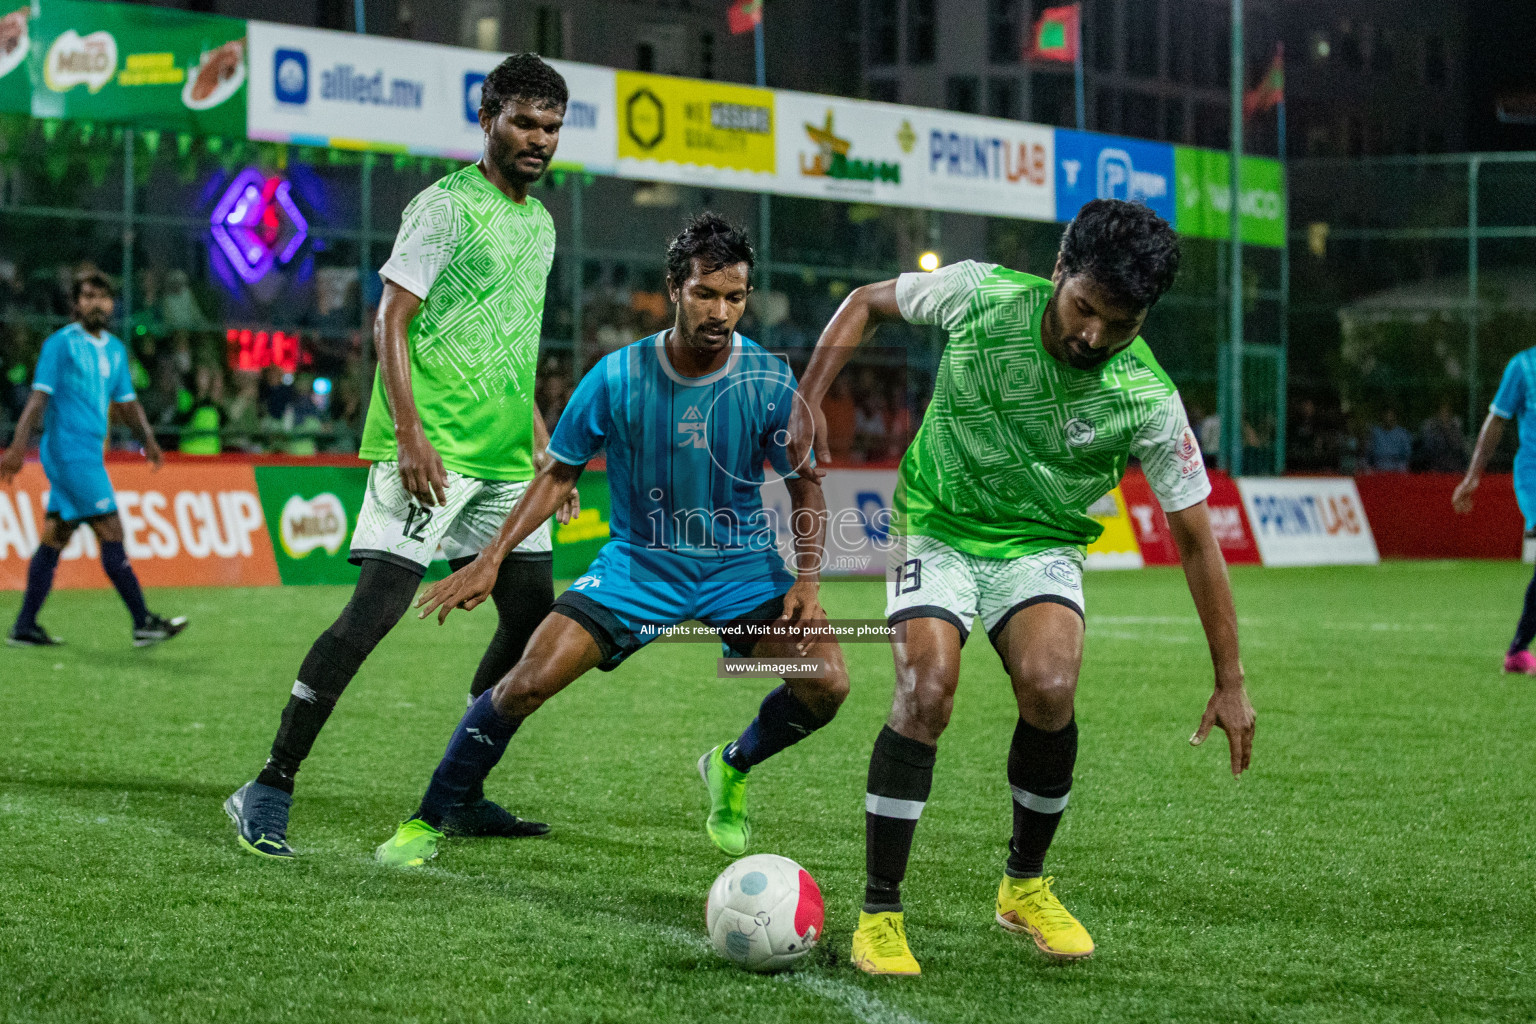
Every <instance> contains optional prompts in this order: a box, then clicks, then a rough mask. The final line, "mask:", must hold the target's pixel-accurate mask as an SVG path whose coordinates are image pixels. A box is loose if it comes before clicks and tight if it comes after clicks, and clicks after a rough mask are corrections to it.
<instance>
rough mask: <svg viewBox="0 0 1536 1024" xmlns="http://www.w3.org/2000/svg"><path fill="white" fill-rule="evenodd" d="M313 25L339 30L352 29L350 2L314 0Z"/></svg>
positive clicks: (346, 0)
mask: <svg viewBox="0 0 1536 1024" xmlns="http://www.w3.org/2000/svg"><path fill="white" fill-rule="evenodd" d="M315 25H316V26H317V27H319V28H334V29H340V30H341V31H344V32H345V31H350V30H351V29H352V4H351V3H350V2H349V0H316V3H315Z"/></svg>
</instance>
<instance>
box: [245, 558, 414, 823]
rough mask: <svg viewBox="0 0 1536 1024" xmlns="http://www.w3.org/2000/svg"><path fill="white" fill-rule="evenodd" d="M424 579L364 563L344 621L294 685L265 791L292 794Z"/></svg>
mask: <svg viewBox="0 0 1536 1024" xmlns="http://www.w3.org/2000/svg"><path fill="white" fill-rule="evenodd" d="M420 582H421V577H420V576H419V575H418V574H417V573H416V571H415V570H413V569H407V568H405V567H404V566H399V565H394V564H392V563H390V562H383V561H379V560H378V559H372V558H370V559H366V560H364V562H363V571H362V574H361V575H360V576H359V577H358V580H357V587H356V589H354V590H353V591H352V599H351V600H350V601H348V602H347V606H346V608H344V609H342V612H341V616H340V617H339V618H337V620H336V621H335V623H333V624H332V625H331V627H330V628H329V629H327V630H326V631H325V632H324V633H321V634H320V637H319V639H317V640H316V641H315V642H314V644H313V645H312V646H311V647H310V649H309V653H308V654H306V655H305V656H304V663H303V664H302V665H300V666H299V677H298V679H297V680H295V681H294V684H293V690H292V692H291V694H290V695H289V697H288V706H287V707H285V708H283V717H282V721H281V723H280V724H279V725H278V727H277V737H276V738H275V739H274V740H273V741H272V754H271V756H270V757H268V758H267V764H266V767H264V768H262V770H261V774H259V775H257V776H256V781H257V782H259V783H261V784H262V785H263V786H272V787H273V788H275V789H280V790H282V791H283V792H285V793H292V792H293V779H294V776H295V775H297V774H298V771H299V766H300V765H302V764H303V763H304V759H305V758H306V757H308V756H309V751H310V748H311V747H313V746H314V745H315V737H317V736H319V735H320V730H321V729H323V728H324V727H325V722H326V720H327V719H328V718H330V717H331V711H332V710H333V709H334V708H335V707H336V701H337V700H339V699H340V698H341V693H342V691H343V690H345V689H346V688H347V684H348V683H350V682H351V681H352V677H353V676H355V675H357V670H358V669H359V668H361V667H362V664H363V660H364V659H365V658H367V657H368V655H370V654H372V653H373V649H374V648H375V647H377V646H378V644H379V641H380V640H382V639H384V637H385V635H387V634H388V633H389V631H390V630H391V629H393V628H394V625H395V623H397V622H399V621H400V616H402V615H404V614H405V610H406V608H408V607H409V606H410V603H411V598H412V597H414V596H415V595H416V586H417V584H418V583H420Z"/></svg>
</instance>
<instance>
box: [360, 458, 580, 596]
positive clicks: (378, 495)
mask: <svg viewBox="0 0 1536 1024" xmlns="http://www.w3.org/2000/svg"><path fill="white" fill-rule="evenodd" d="M527 489H528V482H527V481H518V482H513V481H510V480H479V479H476V478H475V477H472V476H464V475H462V474H459V473H455V472H453V471H452V470H449V471H448V500H447V501H446V502H445V503H444V504H442V505H439V506H437V507H435V508H427V507H425V506H422V505H420V504H417V502H416V499H415V498H413V497H411V495H410V494H409V493H408V492H407V491H406V489H405V484H404V483H402V482H401V480H400V465H399V463H396V462H375V463H374V464H373V466H372V467H370V468H369V470H368V490H367V492H366V493H365V494H364V495H363V507H362V510H361V511H359V512H358V514H357V529H356V530H354V531H353V532H352V561H353V562H361V561H362V560H363V559H364V558H380V559H383V560H384V561H386V562H394V563H396V564H397V565H405V566H410V567H414V568H417V569H420V570H421V571H422V572H426V569H427V565H428V564H429V563H430V562H431V561H432V560H433V558H435V557H438V552H439V550H441V552H442V554H441V557H443V558H447V559H453V558H464V557H467V556H470V555H477V554H479V553H480V549H481V548H483V547H485V546H486V545H487V544H489V543H490V542H491V539H492V538H493V537H495V536H496V531H497V530H499V529H501V524H502V523H504V522H506V519H507V514H508V513H510V512H511V511H512V506H514V505H516V504H517V499H519V498H521V497H522V496H523V492H524V491H526V490H527ZM514 553H515V554H519V555H547V554H549V553H550V540H549V524H548V523H545V524H544V525H543V526H540V527H539V528H538V529H537V530H535V531H533V533H532V534H530V535H529V537H528V539H527V540H525V541H523V542H522V543H521V544H519V545H518V547H517V550H516V552H514Z"/></svg>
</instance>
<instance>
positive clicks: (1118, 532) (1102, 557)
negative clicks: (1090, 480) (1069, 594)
mask: <svg viewBox="0 0 1536 1024" xmlns="http://www.w3.org/2000/svg"><path fill="white" fill-rule="evenodd" d="M1088 514H1089V515H1090V516H1092V517H1093V518H1094V519H1095V520H1097V521H1098V524H1099V525H1100V526H1102V527H1104V532H1103V533H1101V534H1099V539H1098V540H1096V541H1094V542H1093V543H1092V544H1090V545H1088V558H1087V560H1086V561H1085V562H1084V563H1083V567H1084V568H1085V569H1140V568H1141V567H1142V565H1143V564H1145V563H1144V562H1143V561H1142V557H1141V547H1140V545H1138V544H1137V543H1136V530H1135V528H1134V527H1132V526H1131V517H1130V515H1129V514H1128V513H1127V511H1126V506H1125V495H1124V494H1123V493H1122V492H1121V489H1120V488H1119V487H1116V488H1115V489H1114V490H1112V491H1110V492H1109V493H1108V494H1106V495H1104V497H1102V498H1100V499H1099V500H1098V501H1096V502H1094V503H1093V505H1092V506H1091V507H1090V508H1089V509H1088Z"/></svg>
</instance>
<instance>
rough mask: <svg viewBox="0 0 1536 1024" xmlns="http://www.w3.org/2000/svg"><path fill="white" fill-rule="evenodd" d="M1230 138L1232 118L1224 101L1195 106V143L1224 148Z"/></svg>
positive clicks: (1228, 143) (1211, 147)
mask: <svg viewBox="0 0 1536 1024" xmlns="http://www.w3.org/2000/svg"><path fill="white" fill-rule="evenodd" d="M1231 139H1232V119H1231V117H1230V116H1229V115H1228V111H1227V105H1226V104H1225V103H1202V104H1200V105H1199V106H1198V107H1196V108H1195V145H1197V146H1206V147H1208V148H1210V149H1226V148H1227V147H1228V146H1229V145H1230V144H1231Z"/></svg>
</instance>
